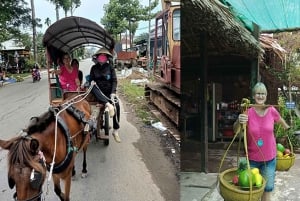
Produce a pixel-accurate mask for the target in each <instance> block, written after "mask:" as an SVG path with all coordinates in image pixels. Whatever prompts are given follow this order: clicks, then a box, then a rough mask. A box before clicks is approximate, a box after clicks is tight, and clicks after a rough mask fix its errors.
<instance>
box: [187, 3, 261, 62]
mask: <svg viewBox="0 0 300 201" xmlns="http://www.w3.org/2000/svg"><path fill="white" fill-rule="evenodd" d="M181 19H182V21H181V27H182V33H181V34H182V35H181V41H182V48H183V51H182V56H183V57H185V56H191V55H192V56H197V55H200V53H201V48H203V47H201V45H199V44H203V38H201V36H202V35H203V33H205V34H204V35H205V37H206V44H207V50H208V52H209V54H223V55H225V54H227V55H228V54H232V55H241V56H245V57H250V58H257V56H259V55H260V53H262V52H263V49H262V48H261V47H260V45H259V42H258V41H257V40H256V39H255V38H254V37H253V36H252V35H251V33H250V32H249V31H248V30H247V29H246V28H244V26H243V25H242V23H240V22H238V20H237V19H235V17H234V16H233V15H232V13H231V12H230V10H229V9H228V8H227V7H225V6H223V5H222V4H221V3H218V1H215V0H185V1H183V2H182V18H181Z"/></svg>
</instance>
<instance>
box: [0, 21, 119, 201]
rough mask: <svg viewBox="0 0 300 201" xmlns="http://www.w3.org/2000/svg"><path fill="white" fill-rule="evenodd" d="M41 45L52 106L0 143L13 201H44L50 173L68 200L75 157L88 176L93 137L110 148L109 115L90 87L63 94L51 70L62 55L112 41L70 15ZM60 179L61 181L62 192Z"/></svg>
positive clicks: (90, 23)
mask: <svg viewBox="0 0 300 201" xmlns="http://www.w3.org/2000/svg"><path fill="white" fill-rule="evenodd" d="M43 45H44V46H45V48H46V57H47V68H48V81H49V102H50V107H49V109H48V110H47V111H46V112H44V113H43V114H41V115H39V116H35V117H31V118H30V119H29V124H28V126H27V127H26V128H24V129H22V131H21V132H20V135H18V136H16V137H12V138H11V139H9V140H2V139H0V147H1V148H3V149H6V150H8V152H9V153H8V174H7V175H8V184H9V187H10V188H11V189H13V188H14V187H15V190H16V192H15V193H14V195H13V197H14V200H27V201H29V200H46V199H43V198H42V194H43V183H44V182H45V181H46V170H48V171H49V176H51V177H52V180H53V183H54V192H55V194H56V195H57V196H58V197H59V200H61V201H70V192H71V181H72V179H71V178H72V176H73V175H74V174H75V157H76V155H77V153H78V152H79V151H81V150H82V152H83V161H82V171H81V173H82V174H81V177H86V176H87V162H86V151H87V147H88V144H89V142H90V137H91V133H93V134H95V135H96V137H98V136H100V139H102V140H104V144H105V145H108V144H109V114H108V112H107V111H106V109H105V107H104V106H103V105H102V104H99V102H97V101H96V99H95V97H94V96H93V95H92V93H90V92H91V87H88V88H86V89H85V90H82V91H69V92H63V91H62V90H61V87H60V84H59V79H58V76H57V75H56V74H53V73H52V69H56V68H58V65H59V64H58V59H59V58H61V57H62V55H64V54H65V53H69V54H72V52H73V51H74V50H75V49H76V48H79V47H82V46H84V45H89V46H95V47H105V48H106V49H108V50H110V51H113V47H114V40H113V38H112V37H111V36H110V35H109V34H108V33H107V32H106V31H105V30H104V29H103V28H102V27H101V26H99V25H98V24H97V23H95V22H93V21H90V20H88V19H85V18H82V17H74V16H72V17H66V18H63V19H61V20H59V21H57V22H55V23H54V24H52V25H51V26H50V27H49V28H48V29H47V30H46V32H45V35H44V38H43ZM92 85H93V84H92ZM95 125H96V126H95ZM94 131H95V132H94ZM103 133H104V134H103ZM49 178H50V177H49ZM48 181H49V179H48ZM61 181H64V191H63V190H62V189H61ZM47 189H48V188H47ZM46 194H47V193H46Z"/></svg>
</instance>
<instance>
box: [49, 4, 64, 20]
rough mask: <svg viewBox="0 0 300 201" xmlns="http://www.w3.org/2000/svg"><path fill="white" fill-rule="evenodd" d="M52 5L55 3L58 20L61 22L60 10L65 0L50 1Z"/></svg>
mask: <svg viewBox="0 0 300 201" xmlns="http://www.w3.org/2000/svg"><path fill="white" fill-rule="evenodd" d="M48 1H50V2H51V3H53V4H54V5H55V11H56V20H57V21H58V20H59V8H60V7H61V6H60V5H61V4H62V2H63V1H64V0H48Z"/></svg>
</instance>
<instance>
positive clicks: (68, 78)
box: [59, 66, 78, 91]
mask: <svg viewBox="0 0 300 201" xmlns="http://www.w3.org/2000/svg"><path fill="white" fill-rule="evenodd" d="M60 71H61V73H60V75H59V83H60V85H61V88H62V90H63V91H76V90H77V85H76V81H75V80H76V78H78V68H73V70H72V72H71V73H70V72H69V71H68V70H67V68H66V67H65V66H61V67H60Z"/></svg>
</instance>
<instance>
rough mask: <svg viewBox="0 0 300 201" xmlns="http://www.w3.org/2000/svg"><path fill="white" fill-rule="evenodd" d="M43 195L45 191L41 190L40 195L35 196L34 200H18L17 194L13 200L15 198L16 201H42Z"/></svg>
mask: <svg viewBox="0 0 300 201" xmlns="http://www.w3.org/2000/svg"><path fill="white" fill-rule="evenodd" d="M42 194H43V191H42V188H41V190H40V191H39V193H38V194H37V195H35V196H33V197H32V198H29V199H26V200H18V198H17V192H15V193H14V196H13V198H14V200H15V201H42Z"/></svg>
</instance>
